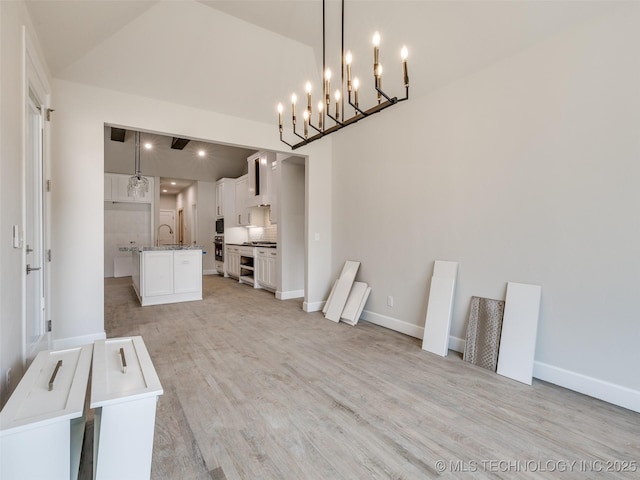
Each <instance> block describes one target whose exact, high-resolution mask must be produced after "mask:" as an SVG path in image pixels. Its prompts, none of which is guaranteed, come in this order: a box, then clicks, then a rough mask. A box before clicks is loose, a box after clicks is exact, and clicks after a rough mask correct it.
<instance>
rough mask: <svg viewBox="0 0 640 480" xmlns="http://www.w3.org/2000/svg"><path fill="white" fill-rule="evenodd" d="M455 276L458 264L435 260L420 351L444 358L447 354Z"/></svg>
mask: <svg viewBox="0 0 640 480" xmlns="http://www.w3.org/2000/svg"><path fill="white" fill-rule="evenodd" d="M457 274H458V262H445V261H441V260H436V262H435V265H434V267H433V277H432V278H431V288H430V289H429V304H428V305H427V318H426V320H425V325H424V336H423V337H422V349H423V350H426V351H428V352H431V353H435V354H436V355H440V356H441V357H446V356H447V353H448V352H449V330H450V329H451V315H452V313H453V294H454V292H455V288H456V276H457Z"/></svg>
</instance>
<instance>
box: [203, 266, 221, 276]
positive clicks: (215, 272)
mask: <svg viewBox="0 0 640 480" xmlns="http://www.w3.org/2000/svg"><path fill="white" fill-rule="evenodd" d="M202 274H203V275H218V271H217V270H216V269H215V268H214V269H213V270H202Z"/></svg>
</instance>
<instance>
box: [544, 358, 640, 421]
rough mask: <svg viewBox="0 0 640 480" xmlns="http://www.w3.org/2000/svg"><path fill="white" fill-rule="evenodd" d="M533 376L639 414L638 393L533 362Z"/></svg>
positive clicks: (639, 401) (639, 394) (639, 398)
mask: <svg viewBox="0 0 640 480" xmlns="http://www.w3.org/2000/svg"><path fill="white" fill-rule="evenodd" d="M533 376H534V377H535V378H537V379H539V380H544V381H545V382H549V383H553V384H554V385H558V386H560V387H564V388H567V389H569V390H573V391H576V392H579V393H583V394H585V395H588V396H590V397H594V398H598V399H600V400H604V401H605V402H609V403H612V404H614V405H618V406H620V407H624V408H628V409H629V410H633V411H634V412H639V413H640V391H638V390H633V389H631V388H627V387H623V386H621V385H617V384H615V383H610V382H605V381H603V380H599V379H597V378H593V377H588V376H586V375H582V374H581V373H576V372H571V371H569V370H565V369H564V368H560V367H555V366H553V365H549V364H546V363H543V362H533Z"/></svg>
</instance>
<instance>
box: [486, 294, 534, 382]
mask: <svg viewBox="0 0 640 480" xmlns="http://www.w3.org/2000/svg"><path fill="white" fill-rule="evenodd" d="M541 294H542V287H541V286H539V285H527V284H524V283H513V282H509V283H508V284H507V298H506V300H505V307H504V319H503V321H502V335H501V337H500V352H499V354H498V370H497V372H498V373H499V374H500V375H503V376H505V377H509V378H512V379H514V380H517V381H519V382H522V383H526V384H527V385H531V381H532V378H533V360H534V356H535V350H536V336H537V334H538V319H539V316H540V296H541Z"/></svg>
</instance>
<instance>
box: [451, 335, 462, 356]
mask: <svg viewBox="0 0 640 480" xmlns="http://www.w3.org/2000/svg"><path fill="white" fill-rule="evenodd" d="M465 343H466V341H465V339H464V338H458V337H453V336H449V350H453V351H454V352H458V353H464V344H465Z"/></svg>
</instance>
